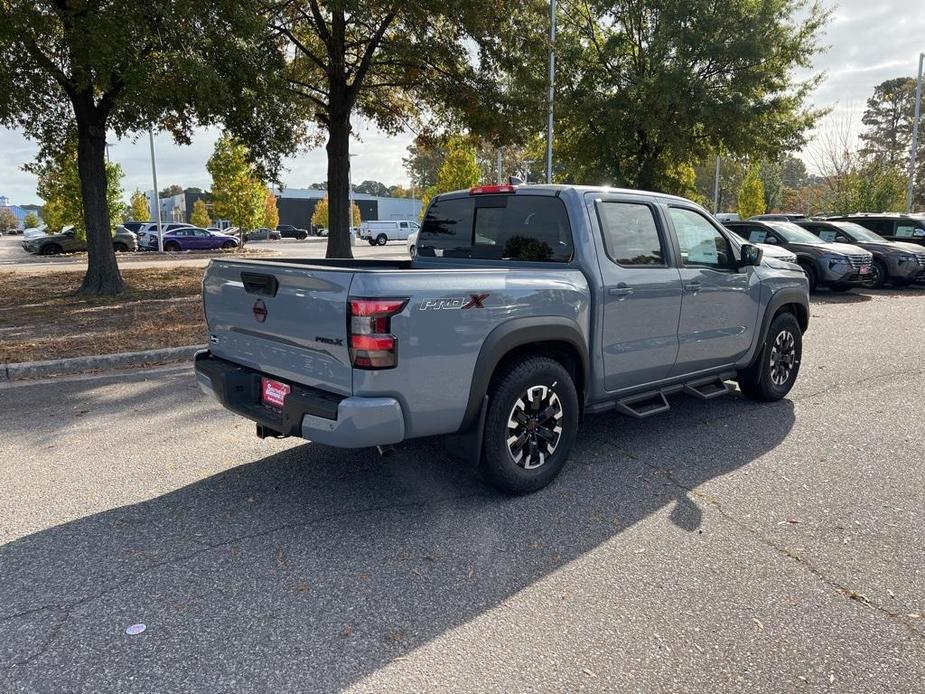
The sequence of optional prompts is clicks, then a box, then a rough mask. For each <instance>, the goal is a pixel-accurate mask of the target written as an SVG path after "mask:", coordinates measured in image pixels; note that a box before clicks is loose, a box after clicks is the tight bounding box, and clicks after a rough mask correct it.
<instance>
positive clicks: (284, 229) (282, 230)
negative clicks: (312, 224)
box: [276, 224, 308, 241]
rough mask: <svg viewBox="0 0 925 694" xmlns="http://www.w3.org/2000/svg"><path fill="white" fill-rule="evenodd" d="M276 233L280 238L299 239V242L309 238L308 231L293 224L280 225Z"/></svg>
mask: <svg viewBox="0 0 925 694" xmlns="http://www.w3.org/2000/svg"><path fill="white" fill-rule="evenodd" d="M276 231H278V232H279V234H280V236H281V237H282V238H284V239H299V241H302V240H304V239H307V238H308V230H307V229H299V228H298V227H294V226H292V225H291V224H279V225H277V227H276Z"/></svg>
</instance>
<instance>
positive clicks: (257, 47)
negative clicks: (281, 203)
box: [0, 0, 294, 294]
mask: <svg viewBox="0 0 925 694" xmlns="http://www.w3.org/2000/svg"><path fill="white" fill-rule="evenodd" d="M0 6H2V17H3V21H2V22H0V85H3V86H2V88H0V124H2V125H5V126H8V127H20V128H22V129H23V130H24V131H25V133H26V135H28V136H29V137H31V138H34V139H36V140H38V142H39V144H40V145H41V147H42V149H43V150H49V152H46V153H45V154H46V156H51V152H50V151H51V150H54V149H56V148H57V147H58V143H61V142H64V141H66V140H68V139H69V138H70V136H74V138H75V139H76V143H77V162H78V173H79V182H80V195H81V198H82V208H83V214H84V218H83V220H82V226H83V227H85V228H86V230H87V247H88V258H87V272H86V275H85V277H84V281H83V284H82V286H81V291H82V292H84V293H91V294H117V293H119V292H120V291H122V289H123V286H124V285H123V281H122V277H121V275H120V273H119V269H118V265H117V263H116V258H115V254H114V252H113V247H112V242H111V239H110V236H109V232H110V230H109V221H110V218H109V217H110V215H109V207H108V204H107V173H106V165H105V162H106V156H105V150H106V147H105V145H106V134H107V132H109V131H111V132H114V133H115V135H116V137H122V136H123V135H127V134H130V133H133V132H138V131H140V130H145V129H147V128H149V127H153V128H155V129H158V130H167V131H169V132H171V133H172V135H173V136H174V138H175V139H176V140H177V141H178V142H181V143H184V142H189V138H190V136H191V133H192V132H193V129H194V127H196V126H197V125H214V124H223V125H224V126H225V127H226V128H227V129H228V130H229V131H231V132H234V133H235V134H237V135H238V136H239V137H240V138H241V139H242V140H244V141H246V142H247V143H248V144H249V145H250V146H251V150H250V151H251V154H252V156H254V157H255V158H260V160H261V163H262V165H264V166H265V167H266V168H268V169H270V170H273V169H275V168H276V166H277V165H278V161H279V156H280V154H281V153H282V152H286V151H288V150H290V149H291V148H292V145H293V131H292V127H291V123H290V121H291V118H290V114H288V113H287V110H290V109H291V108H294V107H289V108H287V107H286V106H285V102H286V99H287V98H288V91H287V90H284V89H282V88H280V85H281V82H280V79H281V78H280V73H281V71H282V68H283V57H282V53H281V51H280V50H279V46H278V43H277V42H276V41H275V39H274V37H273V36H272V34H271V33H270V31H269V30H268V28H267V26H266V17H265V15H264V14H262V12H263V9H262V6H260V5H259V4H258V3H249V2H247V3H241V2H237V1H236V0H211V1H210V2H206V3H203V2H196V1H194V0H164V2H154V3H151V2H125V1H123V0H118V1H114V2H78V1H77V0H55V1H52V0H4V1H3V3H2V5H0ZM229 37H233V40H229Z"/></svg>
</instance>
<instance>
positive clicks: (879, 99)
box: [860, 77, 925, 203]
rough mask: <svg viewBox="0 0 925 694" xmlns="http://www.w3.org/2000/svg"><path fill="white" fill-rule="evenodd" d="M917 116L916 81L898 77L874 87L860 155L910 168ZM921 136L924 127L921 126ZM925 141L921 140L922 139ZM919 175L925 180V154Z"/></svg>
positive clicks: (924, 191) (922, 196)
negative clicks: (914, 124)
mask: <svg viewBox="0 0 925 694" xmlns="http://www.w3.org/2000/svg"><path fill="white" fill-rule="evenodd" d="M914 118H915V80H914V79H913V78H912V77H895V78H893V79H890V80H886V81H885V82H881V83H880V84H878V85H877V86H876V87H874V93H873V95H872V96H871V97H870V98H869V99H868V100H867V108H866V109H865V111H864V115H863V117H862V119H861V123H862V124H863V125H864V126H865V128H866V129H865V130H864V131H863V132H862V133H861V135H860V139H861V142H862V146H861V150H860V155H861V157H863V158H864V159H865V160H867V161H868V162H870V163H877V164H879V165H881V166H885V167H886V168H887V169H888V170H890V171H896V170H901V171H904V172H905V171H907V167H908V165H909V151H910V149H911V147H912V125H913V121H914ZM919 132H920V138H921V129H920V131H919ZM920 141H921V140H920ZM915 178H916V180H917V181H925V157H922V156H921V155H920V156H919V158H918V160H917V163H916V173H915ZM919 188H920V192H919V193H918V194H917V195H916V202H917V203H925V188H923V187H922V186H919Z"/></svg>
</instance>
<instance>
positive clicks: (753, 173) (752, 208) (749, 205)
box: [739, 163, 765, 219]
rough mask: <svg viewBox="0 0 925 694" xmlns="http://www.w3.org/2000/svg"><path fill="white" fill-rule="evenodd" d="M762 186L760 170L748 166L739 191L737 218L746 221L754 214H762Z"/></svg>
mask: <svg viewBox="0 0 925 694" xmlns="http://www.w3.org/2000/svg"><path fill="white" fill-rule="evenodd" d="M764 210H765V206H764V184H762V183H761V170H760V168H759V167H758V165H757V164H754V163H753V164H750V165H749V167H748V172H747V173H746V174H745V179H744V180H743V181H742V188H741V189H740V190H739V217H741V218H742V219H748V218H749V217H754V216H755V215H756V214H763V213H764Z"/></svg>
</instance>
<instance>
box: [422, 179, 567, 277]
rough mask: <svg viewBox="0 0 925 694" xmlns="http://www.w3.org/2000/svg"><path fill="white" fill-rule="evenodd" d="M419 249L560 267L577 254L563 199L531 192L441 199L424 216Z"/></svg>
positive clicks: (426, 252)
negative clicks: (529, 193) (552, 263)
mask: <svg viewBox="0 0 925 694" xmlns="http://www.w3.org/2000/svg"><path fill="white" fill-rule="evenodd" d="M417 249H418V254H419V255H421V256H424V257H426V256H430V257H433V256H443V257H447V258H481V259H485V260H517V261H546V262H558V263H567V262H569V261H570V260H571V259H572V255H573V246H572V232H571V228H570V227H569V223H568V215H567V214H566V211H565V205H564V204H563V203H562V201H561V200H559V199H558V198H554V197H548V196H540V195H527V194H519V195H472V196H469V197H465V198H452V199H449V200H436V201H434V202H433V203H432V204H431V206H430V207H429V208H428V210H427V215H426V216H425V217H424V224H423V225H422V226H421V231H420V236H419V238H418V244H417Z"/></svg>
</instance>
